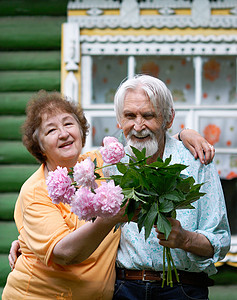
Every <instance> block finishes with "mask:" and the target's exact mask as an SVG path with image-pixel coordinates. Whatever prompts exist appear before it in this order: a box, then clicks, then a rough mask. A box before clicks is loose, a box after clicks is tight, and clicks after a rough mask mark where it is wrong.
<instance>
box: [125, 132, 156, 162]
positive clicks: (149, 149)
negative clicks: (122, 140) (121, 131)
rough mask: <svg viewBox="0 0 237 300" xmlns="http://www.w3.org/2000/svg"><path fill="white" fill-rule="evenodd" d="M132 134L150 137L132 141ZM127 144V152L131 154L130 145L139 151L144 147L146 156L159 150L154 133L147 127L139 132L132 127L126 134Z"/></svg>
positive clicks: (132, 154)
mask: <svg viewBox="0 0 237 300" xmlns="http://www.w3.org/2000/svg"><path fill="white" fill-rule="evenodd" d="M132 135H135V136H138V137H143V136H144V137H145V136H147V135H150V137H151V139H150V140H148V141H145V142H143V141H141V142H139V141H133V140H132V139H131V137H132ZM127 146H128V152H129V154H130V155H131V156H134V153H133V151H132V148H131V147H130V146H133V147H135V148H137V149H138V150H139V151H142V149H143V148H145V149H146V157H148V156H152V155H154V154H155V153H156V152H158V150H159V144H158V141H157V139H156V137H155V135H154V133H153V132H151V131H150V130H148V129H144V130H142V131H141V132H137V131H136V130H134V129H132V130H131V131H130V132H129V134H128V136H127Z"/></svg>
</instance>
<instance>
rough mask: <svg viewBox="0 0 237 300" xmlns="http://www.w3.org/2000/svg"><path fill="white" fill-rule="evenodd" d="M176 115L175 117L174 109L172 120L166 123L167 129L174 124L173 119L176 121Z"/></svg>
mask: <svg viewBox="0 0 237 300" xmlns="http://www.w3.org/2000/svg"><path fill="white" fill-rule="evenodd" d="M174 117H175V111H174V110H173V109H172V119H171V121H170V122H167V123H166V129H169V128H170V127H171V126H172V124H173V121H174Z"/></svg>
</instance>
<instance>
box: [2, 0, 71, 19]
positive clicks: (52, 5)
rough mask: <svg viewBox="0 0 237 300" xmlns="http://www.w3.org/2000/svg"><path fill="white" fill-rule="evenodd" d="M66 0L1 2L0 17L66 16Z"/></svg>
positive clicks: (14, 0) (3, 0)
mask: <svg viewBox="0 0 237 300" xmlns="http://www.w3.org/2000/svg"><path fill="white" fill-rule="evenodd" d="M67 4H68V0H59V1H57V0H56V1H55V0H37V1H31V0H18V1H17V0H1V1H0V16H20V15H22V16H24V15H27V16H30V15H51V16H66V14H67Z"/></svg>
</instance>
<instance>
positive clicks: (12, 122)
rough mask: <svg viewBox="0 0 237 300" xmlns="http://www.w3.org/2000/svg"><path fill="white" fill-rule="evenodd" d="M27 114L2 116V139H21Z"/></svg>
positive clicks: (0, 135) (0, 124)
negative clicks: (22, 127)
mask: <svg viewBox="0 0 237 300" xmlns="http://www.w3.org/2000/svg"><path fill="white" fill-rule="evenodd" d="M24 121H25V116H20V117H19V116H14V117H12V116H7V117H5V116H4V117H3V116H1V117H0V128H2V129H4V130H0V140H21V126H22V124H23V122H24Z"/></svg>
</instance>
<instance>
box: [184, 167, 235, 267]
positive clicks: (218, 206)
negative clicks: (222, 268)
mask: <svg viewBox="0 0 237 300" xmlns="http://www.w3.org/2000/svg"><path fill="white" fill-rule="evenodd" d="M198 177H199V178H198V182H199V183H202V182H203V183H204V185H203V186H202V189H201V191H202V192H204V193H206V194H205V196H203V197H202V198H201V199H200V200H199V201H198V207H197V209H198V226H197V230H195V231H196V232H197V233H200V234H203V235H204V236H206V238H207V239H208V240H209V241H210V243H211V244H212V246H213V249H214V255H213V257H212V258H208V259H205V258H204V257H200V256H197V255H194V254H191V253H187V255H188V257H189V259H190V260H191V261H192V263H193V264H194V265H195V264H196V265H197V266H198V268H199V270H201V271H203V270H205V269H208V268H209V267H211V266H212V265H213V264H214V263H216V262H218V261H219V260H221V259H223V258H224V256H225V255H226V254H227V252H228V250H229V247H230V228H229V223H228V219H227V212H226V205H225V199H224V195H223V191H222V187H221V183H220V179H219V176H218V173H217V171H216V168H215V165H214V164H213V163H211V164H210V165H208V166H203V165H201V166H200V168H199V172H198Z"/></svg>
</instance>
